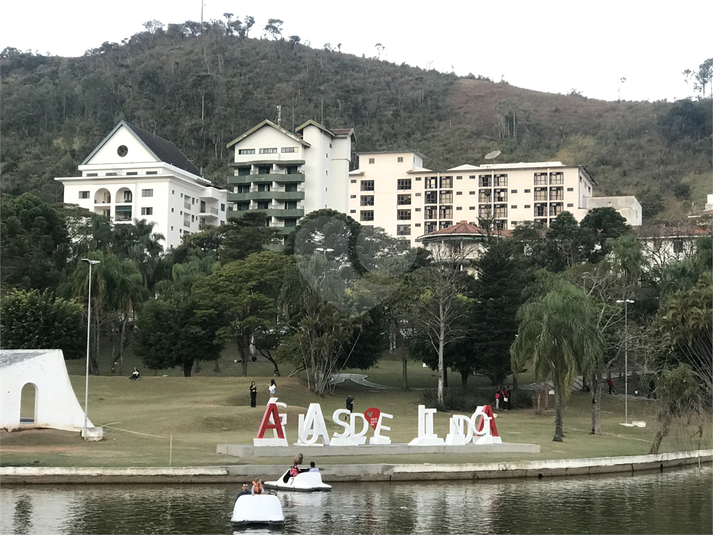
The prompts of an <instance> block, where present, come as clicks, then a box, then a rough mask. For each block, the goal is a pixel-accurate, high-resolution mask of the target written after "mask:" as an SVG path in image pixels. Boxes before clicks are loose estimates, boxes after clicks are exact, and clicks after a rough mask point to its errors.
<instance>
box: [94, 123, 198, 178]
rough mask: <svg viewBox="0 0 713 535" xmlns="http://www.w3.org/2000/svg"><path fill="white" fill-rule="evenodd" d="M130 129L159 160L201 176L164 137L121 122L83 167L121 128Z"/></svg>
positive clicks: (183, 155)
mask: <svg viewBox="0 0 713 535" xmlns="http://www.w3.org/2000/svg"><path fill="white" fill-rule="evenodd" d="M122 127H124V128H126V129H128V130H129V131H130V132H131V133H132V134H133V135H134V137H135V138H136V139H137V140H138V141H139V143H141V144H142V145H143V146H144V148H145V149H146V150H148V151H149V152H150V153H151V154H152V155H153V156H154V157H155V158H156V159H157V160H159V161H162V162H164V163H167V164H170V165H172V166H174V167H178V168H179V169H183V170H184V171H188V172H189V173H191V174H193V175H196V176H201V172H200V170H199V169H198V168H197V167H196V166H195V165H194V164H193V162H192V161H190V160H189V159H188V157H187V156H186V155H185V154H183V153H182V152H181V151H180V150H179V149H178V147H176V145H174V144H173V143H171V142H170V141H168V140H166V139H163V138H162V137H159V136H157V135H156V134H152V133H151V132H147V131H146V130H143V129H142V128H139V127H138V126H136V125H133V124H131V123H128V122H126V121H120V122H119V124H117V125H116V126H115V127H114V129H113V130H112V131H111V132H110V133H109V135H108V136H106V137H105V138H104V139H103V140H102V142H101V143H99V145H97V147H96V148H95V149H94V150H93V151H92V153H91V154H90V155H89V156H87V158H86V159H85V160H84V161H83V162H82V165H86V164H87V163H88V162H89V161H90V160H91V159H92V158H93V157H94V155H95V154H96V153H97V152H98V151H99V149H101V148H102V147H103V146H104V145H105V144H106V143H107V142H108V141H109V140H110V139H111V138H112V137H113V136H114V134H115V133H116V132H117V131H118V130H119V129H120V128H122Z"/></svg>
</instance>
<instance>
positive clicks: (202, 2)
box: [201, 0, 205, 30]
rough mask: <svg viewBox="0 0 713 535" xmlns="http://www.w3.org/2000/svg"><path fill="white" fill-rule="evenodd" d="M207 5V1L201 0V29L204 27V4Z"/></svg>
mask: <svg viewBox="0 0 713 535" xmlns="http://www.w3.org/2000/svg"><path fill="white" fill-rule="evenodd" d="M204 5H205V2H204V1H203V0H201V30H202V29H203V6H204Z"/></svg>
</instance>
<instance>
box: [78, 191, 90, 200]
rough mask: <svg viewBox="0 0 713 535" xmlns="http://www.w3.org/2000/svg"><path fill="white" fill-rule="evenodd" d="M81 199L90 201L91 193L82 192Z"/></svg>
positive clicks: (80, 193)
mask: <svg viewBox="0 0 713 535" xmlns="http://www.w3.org/2000/svg"><path fill="white" fill-rule="evenodd" d="M79 198H80V199H88V198H89V192H88V191H80V192H79Z"/></svg>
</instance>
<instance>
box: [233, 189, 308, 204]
mask: <svg viewBox="0 0 713 535" xmlns="http://www.w3.org/2000/svg"><path fill="white" fill-rule="evenodd" d="M304 198H305V192H304V191H248V192H247V193H228V201H229V202H240V201H270V200H273V199H274V200H276V201H302V200H304Z"/></svg>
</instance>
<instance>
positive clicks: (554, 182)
mask: <svg viewBox="0 0 713 535" xmlns="http://www.w3.org/2000/svg"><path fill="white" fill-rule="evenodd" d="M422 165H423V156H422V155H420V154H418V153H416V152H380V153H363V154H359V169H357V170H354V171H352V172H351V173H350V180H349V215H351V216H352V217H353V218H354V219H356V220H357V221H359V222H360V223H361V224H362V225H373V226H378V227H382V228H384V230H386V232H387V233H388V234H390V235H392V236H396V237H400V238H403V239H408V240H410V242H411V245H412V246H415V245H416V238H418V237H419V236H421V235H424V234H429V233H431V232H434V231H436V230H440V229H443V228H447V227H450V226H451V225H453V224H454V222H458V221H468V222H470V223H471V224H473V225H478V222H479V220H480V219H481V218H488V219H493V222H494V225H495V227H496V228H498V229H502V230H512V229H513V228H515V227H516V226H517V225H518V224H520V223H521V222H523V221H536V222H540V223H542V224H543V225H545V226H548V225H549V223H550V221H552V220H553V219H554V218H556V217H557V215H558V214H560V213H561V212H564V211H568V212H570V213H572V215H574V217H575V219H577V221H581V219H582V218H583V217H584V216H585V214H586V213H587V206H588V204H587V203H588V200H589V199H590V198H591V196H592V192H593V188H594V186H595V185H596V184H595V182H594V180H593V179H592V178H591V177H590V176H589V174H588V173H587V172H586V170H585V169H584V168H583V167H569V166H565V165H563V164H562V163H561V162H534V163H515V164H494V165H482V166H474V165H462V166H459V167H454V168H452V169H449V170H447V171H445V172H434V171H431V170H429V169H424V168H423V167H422Z"/></svg>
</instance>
